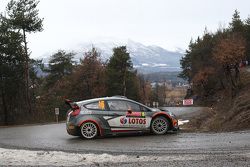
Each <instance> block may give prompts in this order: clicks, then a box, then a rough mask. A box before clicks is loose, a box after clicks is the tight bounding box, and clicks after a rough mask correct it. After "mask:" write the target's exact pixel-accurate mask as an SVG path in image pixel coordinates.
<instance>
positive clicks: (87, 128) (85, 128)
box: [80, 122, 98, 139]
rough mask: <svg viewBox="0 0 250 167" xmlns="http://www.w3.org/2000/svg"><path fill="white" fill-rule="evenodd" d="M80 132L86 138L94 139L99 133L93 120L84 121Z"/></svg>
mask: <svg viewBox="0 0 250 167" xmlns="http://www.w3.org/2000/svg"><path fill="white" fill-rule="evenodd" d="M80 132H81V135H82V137H83V138H85V139H94V138H96V137H97V135H98V128H97V126H96V124H95V123H93V122H84V123H83V124H82V125H81V128H80Z"/></svg>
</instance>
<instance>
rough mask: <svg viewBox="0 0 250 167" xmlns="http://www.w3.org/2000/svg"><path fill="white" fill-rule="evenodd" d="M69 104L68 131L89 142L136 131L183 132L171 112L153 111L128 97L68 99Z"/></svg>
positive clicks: (159, 133)
mask: <svg viewBox="0 0 250 167" xmlns="http://www.w3.org/2000/svg"><path fill="white" fill-rule="evenodd" d="M66 104H68V105H69V106H70V107H71V109H70V110H69V111H68V113H67V122H66V127H67V132H68V133H69V134H70V135H74V136H83V137H84V138H87V139H92V138H95V137H97V136H107V135H115V134H120V133H132V132H133V133H134V132H152V133H154V134H157V135H162V134H165V133H167V131H170V130H172V131H177V130H178V129H179V126H178V120H177V118H176V116H175V115H174V114H172V113H171V112H169V111H162V110H159V109H155V108H149V107H147V106H145V105H143V104H141V103H138V102H136V101H133V100H130V99H127V98H125V97H120V96H119V97H118V96H114V97H104V98H96V99H90V100H84V101H79V102H72V101H70V100H66Z"/></svg>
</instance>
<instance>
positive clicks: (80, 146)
mask: <svg viewBox="0 0 250 167" xmlns="http://www.w3.org/2000/svg"><path fill="white" fill-rule="evenodd" d="M177 110H183V108H182V109H177ZM191 110H192V108H189V109H187V110H186V111H187V112H190V113H192V111H191ZM194 113H197V111H195V112H194ZM177 115H178V114H177ZM0 147H2V148H11V149H27V150H45V151H64V152H69V153H94V154H103V153H107V154H111V155H129V156H156V157H157V156H166V157H168V159H165V160H160V161H154V162H151V161H149V162H127V163H120V164H119V163H115V164H112V163H109V165H111V166H112V165H114V166H116V165H119V166H138V164H139V165H142V166H152V165H153V166H166V163H167V164H168V166H176V165H179V166H250V131H240V132H230V133H184V132H179V133H170V134H166V135H162V136H155V135H149V134H140V135H133V136H119V137H108V138H100V139H95V140H84V139H82V138H80V137H74V136H69V135H68V134H67V133H66V130H65V124H64V123H61V124H50V125H35V126H19V127H8V128H6V127H5V128H0ZM0 157H1V155H0ZM98 165H100V164H98ZM98 165H97V166H98ZM101 165H102V164H101ZM0 166H1V163H0Z"/></svg>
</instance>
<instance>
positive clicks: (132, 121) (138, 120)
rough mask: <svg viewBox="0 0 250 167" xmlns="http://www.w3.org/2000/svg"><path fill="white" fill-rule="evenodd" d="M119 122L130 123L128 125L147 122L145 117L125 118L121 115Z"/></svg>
mask: <svg viewBox="0 0 250 167" xmlns="http://www.w3.org/2000/svg"><path fill="white" fill-rule="evenodd" d="M120 123H121V124H122V125H124V124H126V123H127V124H130V125H145V124H146V123H147V121H146V118H125V117H122V118H121V119H120Z"/></svg>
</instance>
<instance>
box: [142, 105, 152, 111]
mask: <svg viewBox="0 0 250 167" xmlns="http://www.w3.org/2000/svg"><path fill="white" fill-rule="evenodd" d="M140 107H141V111H142V112H150V110H149V109H147V108H146V107H143V106H140Z"/></svg>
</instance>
